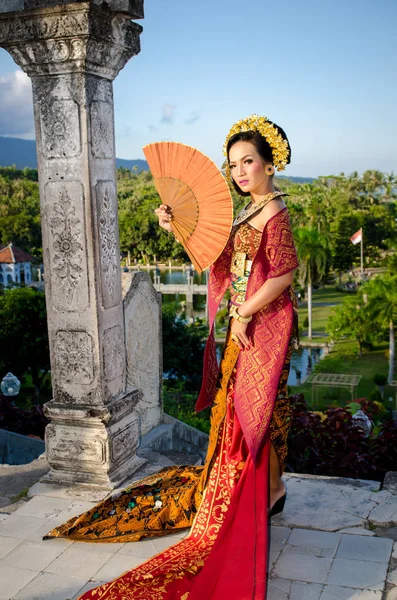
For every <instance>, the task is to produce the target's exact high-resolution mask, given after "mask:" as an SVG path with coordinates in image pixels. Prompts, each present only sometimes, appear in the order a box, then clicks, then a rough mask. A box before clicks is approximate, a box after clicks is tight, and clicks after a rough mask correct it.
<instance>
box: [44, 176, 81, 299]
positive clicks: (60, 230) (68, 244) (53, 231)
mask: <svg viewBox="0 0 397 600" xmlns="http://www.w3.org/2000/svg"><path fill="white" fill-rule="evenodd" d="M46 196H47V198H46V200H47V202H46V221H47V235H48V247H49V249H50V253H49V256H50V268H51V272H52V273H54V276H55V277H54V278H53V279H52V282H51V285H52V289H53V298H52V300H53V304H54V306H55V307H56V308H62V309H64V310H74V309H75V308H83V307H85V306H87V305H88V286H87V266H86V250H85V227H84V200H83V188H82V185H81V184H80V183H77V182H67V183H58V182H54V183H48V184H47V185H46ZM71 198H73V203H72V201H71ZM57 282H58V283H59V288H57V286H56V285H55V284H56V283H57Z"/></svg>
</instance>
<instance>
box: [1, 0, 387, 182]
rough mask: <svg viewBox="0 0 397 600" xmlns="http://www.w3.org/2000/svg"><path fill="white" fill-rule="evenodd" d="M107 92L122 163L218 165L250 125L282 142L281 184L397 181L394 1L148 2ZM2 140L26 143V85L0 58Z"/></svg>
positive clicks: (28, 118) (29, 132) (28, 108)
mask: <svg viewBox="0 0 397 600" xmlns="http://www.w3.org/2000/svg"><path fill="white" fill-rule="evenodd" d="M140 22H141V24H142V25H143V27H144V32H143V34H142V36H141V43H142V51H141V53H140V54H139V55H138V56H136V57H134V58H132V59H131V61H130V62H129V63H128V64H127V66H126V67H125V68H124V69H123V70H122V71H121V73H120V74H119V76H118V77H117V79H116V80H115V83H114V89H115V120H116V146H117V156H118V157H120V158H143V152H142V146H144V145H145V144H147V143H150V142H154V141H159V140H174V141H180V142H183V143H186V144H189V145H191V146H195V147H197V148H199V149H200V150H202V151H203V152H204V153H206V154H207V155H208V156H210V158H212V159H213V160H214V161H215V162H216V163H217V164H218V165H220V164H221V162H222V145H223V141H224V138H225V136H226V134H227V133H228V131H229V128H230V127H231V125H233V123H234V122H235V121H237V120H238V119H240V118H242V117H245V116H248V115H249V114H251V113H254V112H255V113H259V114H265V115H266V116H268V117H269V118H270V119H272V120H274V121H275V122H276V123H279V124H280V125H281V126H282V127H283V128H284V129H285V130H286V132H287V134H288V137H289V139H290V143H291V147H292V162H291V165H289V166H288V168H287V169H286V171H285V175H293V176H312V177H316V176H319V175H329V174H333V173H340V172H341V171H344V172H345V173H351V172H352V171H354V170H357V171H359V172H360V173H361V172H363V171H364V170H366V169H370V168H375V169H379V170H381V171H385V172H390V171H392V170H393V171H394V172H396V171H397V141H396V140H397V114H396V113H397V110H396V109H397V78H396V75H395V73H396V58H397V36H396V34H395V31H396V23H397V2H396V0H376V2H375V1H374V0H278V1H277V2H271V3H270V2H268V1H267V0H246V1H245V2H243V0H212V1H210V0H200V1H198V2H193V0H145V19H144V20H143V21H140ZM0 105H1V107H2V108H1V116H0V135H16V136H20V137H33V133H32V132H33V119H32V108H31V96H30V83H29V80H27V78H26V77H24V76H23V75H22V74H21V73H20V72H18V68H17V67H16V65H15V63H14V62H13V60H12V59H11V58H10V57H9V56H8V55H7V53H6V52H5V51H4V50H0Z"/></svg>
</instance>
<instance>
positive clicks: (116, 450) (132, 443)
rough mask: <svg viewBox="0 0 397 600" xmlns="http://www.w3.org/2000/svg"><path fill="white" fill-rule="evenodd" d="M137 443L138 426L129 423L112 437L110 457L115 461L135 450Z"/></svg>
mask: <svg viewBox="0 0 397 600" xmlns="http://www.w3.org/2000/svg"><path fill="white" fill-rule="evenodd" d="M137 444H138V428H137V427H133V426H132V427H131V426H130V425H129V426H128V428H126V429H124V430H122V431H120V432H119V433H117V434H116V435H115V437H114V438H113V443H112V459H113V460H114V461H117V460H118V459H120V458H122V457H125V456H128V454H131V453H133V452H135V449H136V447H137Z"/></svg>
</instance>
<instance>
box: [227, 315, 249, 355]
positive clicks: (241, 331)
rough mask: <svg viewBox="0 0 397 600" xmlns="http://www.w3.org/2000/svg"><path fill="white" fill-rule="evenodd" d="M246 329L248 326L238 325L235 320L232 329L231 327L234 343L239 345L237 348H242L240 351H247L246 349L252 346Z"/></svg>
mask: <svg viewBox="0 0 397 600" xmlns="http://www.w3.org/2000/svg"><path fill="white" fill-rule="evenodd" d="M246 329H247V326H246V325H242V324H241V323H236V321H235V320H234V319H233V321H232V327H231V332H232V337H233V341H234V343H235V344H237V346H238V347H239V348H240V350H245V349H247V350H248V349H249V348H250V346H251V344H250V341H249V338H248V336H247V334H246Z"/></svg>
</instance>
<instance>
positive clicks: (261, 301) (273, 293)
mask: <svg viewBox="0 0 397 600" xmlns="http://www.w3.org/2000/svg"><path fill="white" fill-rule="evenodd" d="M294 273H295V270H292V271H288V273H285V274H284V275H280V277H272V278H271V279H267V280H266V281H265V283H264V284H263V285H261V287H260V288H259V290H257V291H256V292H255V294H254V295H253V296H251V298H249V299H248V300H246V301H245V302H243V304H242V305H241V306H239V308H238V313H239V315H241V316H242V317H250V316H251V315H253V314H254V313H256V312H258V310H261V308H263V307H264V306H266V305H267V304H270V303H271V302H273V300H275V299H276V298H278V297H279V295H280V294H282V293H283V291H284V290H285V289H286V288H287V287H288V286H289V285H291V283H292V282H293V281H294Z"/></svg>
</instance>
